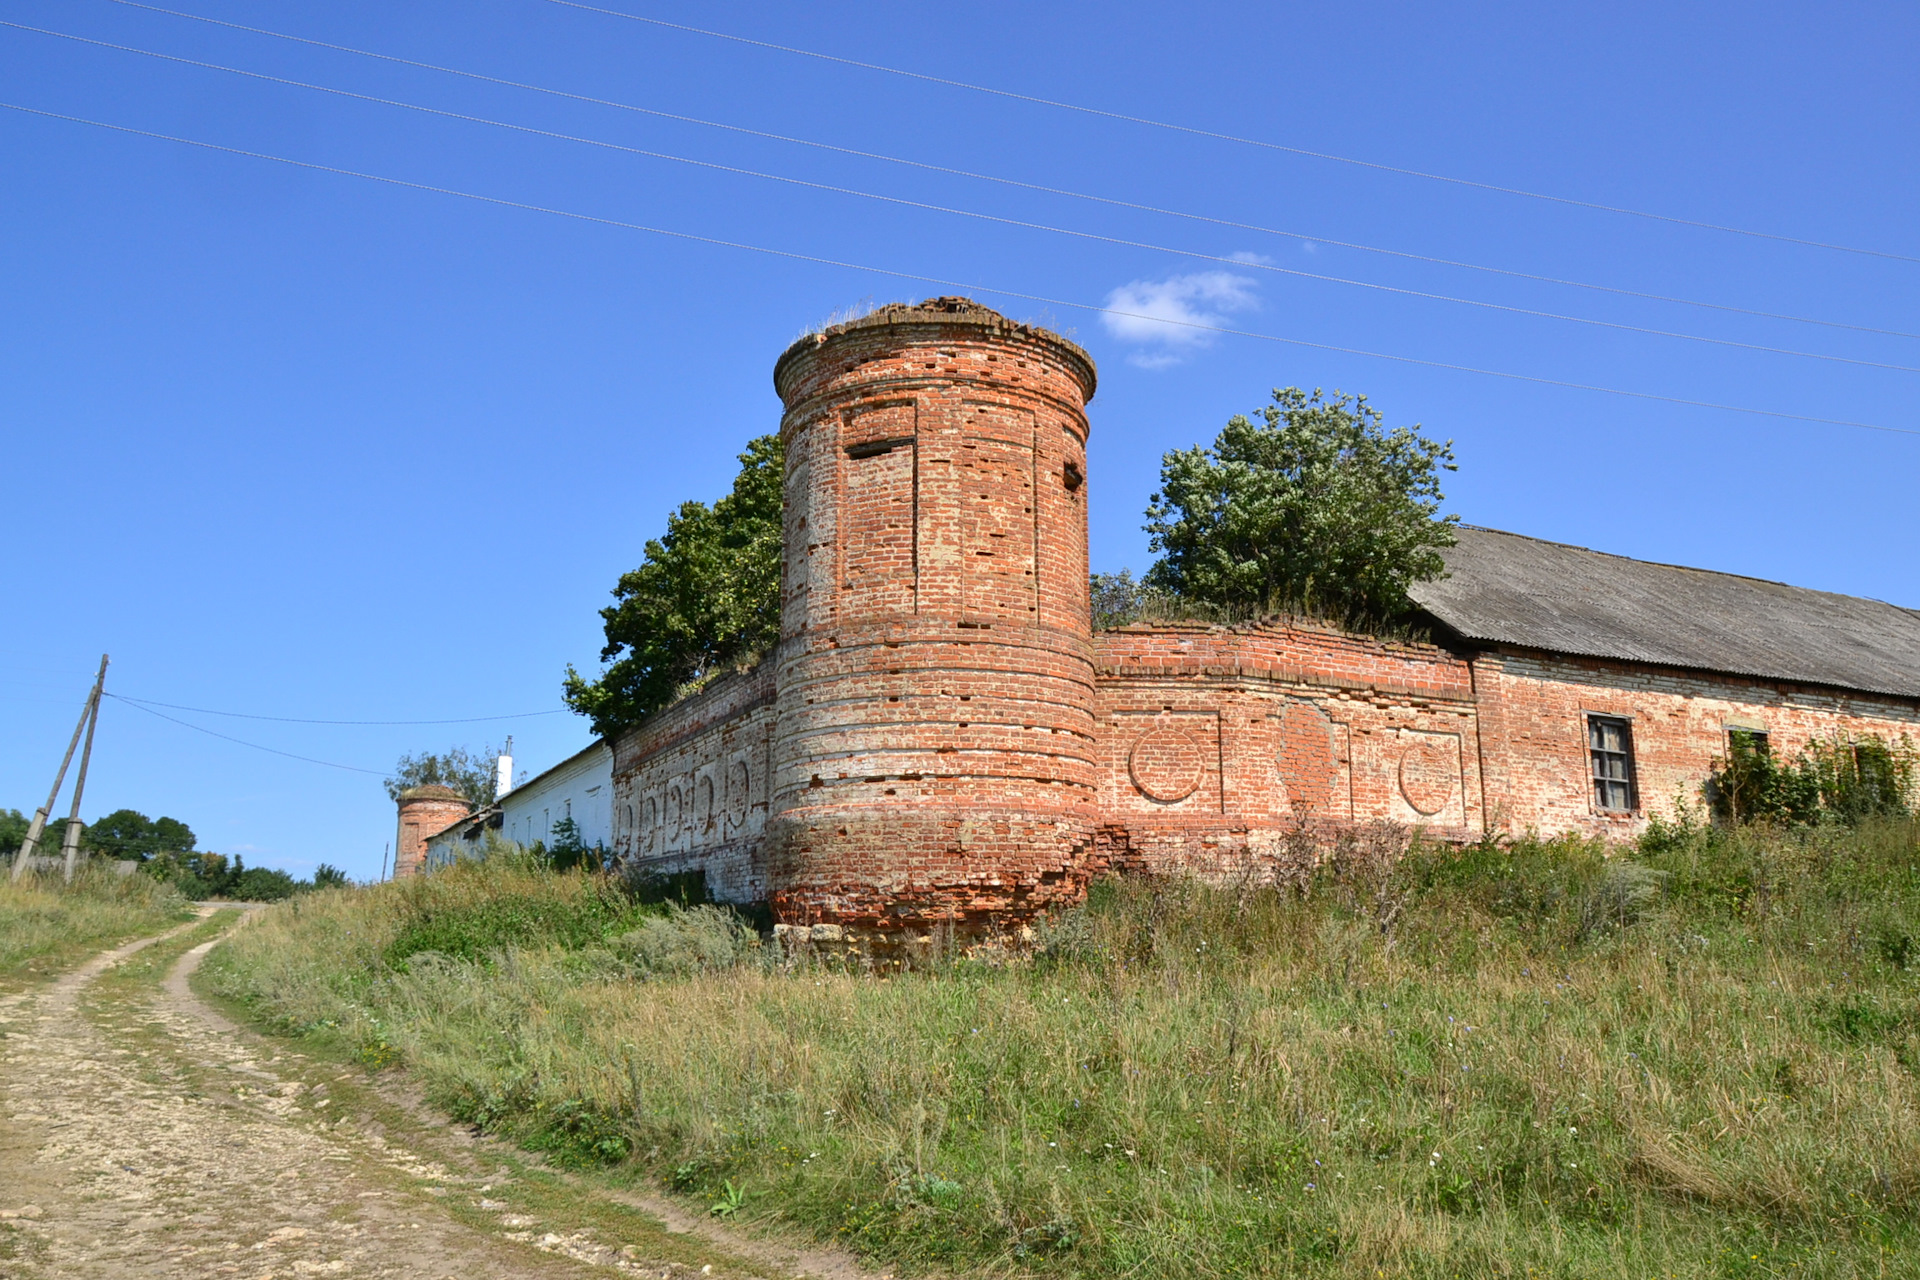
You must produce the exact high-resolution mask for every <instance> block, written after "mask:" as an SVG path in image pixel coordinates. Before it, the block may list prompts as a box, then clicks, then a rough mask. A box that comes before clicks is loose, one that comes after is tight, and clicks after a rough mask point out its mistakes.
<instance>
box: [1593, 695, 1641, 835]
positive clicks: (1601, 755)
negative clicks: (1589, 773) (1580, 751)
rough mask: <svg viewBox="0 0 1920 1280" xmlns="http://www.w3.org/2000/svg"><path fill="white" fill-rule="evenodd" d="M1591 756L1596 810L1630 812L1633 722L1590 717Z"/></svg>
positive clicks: (1612, 717)
mask: <svg viewBox="0 0 1920 1280" xmlns="http://www.w3.org/2000/svg"><path fill="white" fill-rule="evenodd" d="M1587 755H1588V758H1589V759H1591V760H1592V762H1593V803H1594V807H1595V808H1597V809H1603V810H1606V811H1608V812H1611V813H1627V812H1630V811H1631V810H1632V809H1633V722H1632V721H1630V720H1623V719H1621V718H1620V717H1619V716H1588V717H1587Z"/></svg>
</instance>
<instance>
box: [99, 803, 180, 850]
mask: <svg viewBox="0 0 1920 1280" xmlns="http://www.w3.org/2000/svg"><path fill="white" fill-rule="evenodd" d="M82 838H83V839H84V840H85V841H86V844H87V847H88V848H90V849H92V850H93V851H94V852H95V853H98V854H100V855H102V856H103V857H108V858H132V859H134V860H136V861H139V862H145V861H147V860H148V859H149V858H151V857H153V856H154V855H155V854H158V853H185V852H187V851H189V850H191V849H192V848H193V846H194V845H195V844H196V843H198V838H197V837H196V836H195V835H194V834H193V828H192V827H189V826H188V825H187V824H186V823H184V822H182V821H180V820H179V819H178V818H151V819H150V818H148V817H147V815H146V814H144V813H141V812H139V811H138V810H137V809H115V810H114V811H113V812H112V813H109V814H107V815H106V816H105V817H103V818H96V819H95V820H94V822H93V825H91V826H89V827H88V828H87V831H86V834H85V836H84V837H82Z"/></svg>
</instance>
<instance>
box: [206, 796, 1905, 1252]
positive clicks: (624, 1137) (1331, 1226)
mask: <svg viewBox="0 0 1920 1280" xmlns="http://www.w3.org/2000/svg"><path fill="white" fill-rule="evenodd" d="M1916 937H1920V827H1916V825H1915V824H1914V823H1912V822H1909V821H1884V822H1879V823H1875V824H1869V825H1864V826H1862V827H1860V828H1857V829H1847V828H1838V827H1836V828H1823V829H1814V830H1802V831H1798V832H1792V833H1787V832H1769V831H1757V830H1745V831H1739V832H1734V833H1726V832H1717V831H1712V830H1709V829H1704V828H1681V829H1666V830H1663V831H1659V832H1656V834H1655V836H1654V837H1652V838H1649V839H1648V840H1646V841H1643V842H1642V844H1641V846H1640V847H1639V848H1638V849H1631V850H1616V851H1614V852H1613V855H1612V856H1611V857H1608V856H1606V851H1605V850H1603V849H1601V848H1599V847H1597V846H1591V845H1586V844H1582V843H1578V842H1572V841H1561V842H1539V841H1520V842H1516V843H1514V844H1512V845H1510V846H1497V847H1496V846H1486V847H1477V848H1473V849H1469V850H1465V851H1454V850H1436V849H1421V848H1418V847H1416V848H1415V849H1414V850H1413V852H1412V853H1411V854H1410V855H1408V856H1407V857H1406V858H1404V859H1402V860H1400V861H1398V862H1396V863H1392V864H1387V863H1385V862H1383V861H1381V860H1378V859H1370V858H1368V857H1364V856H1349V857H1342V858H1336V859H1334V860H1333V861H1332V862H1331V863H1330V864H1329V865H1327V866H1325V867H1324V868H1323V869H1322V870H1321V871H1320V872H1319V873H1318V874H1317V875H1316V876H1315V877H1314V878H1313V880H1312V881H1311V882H1310V883H1308V884H1306V885H1304V886H1295V887H1293V888H1289V889H1284V890H1281V889H1255V888H1244V889H1242V888H1235V887H1232V886H1227V887H1219V886H1215V887H1206V886H1201V885H1196V884H1180V883H1174V884H1166V883H1162V884H1151V883H1143V882H1137V881H1130V882H1121V883H1114V884H1107V885H1102V886H1100V887H1098V888H1097V890H1096V892H1095V894H1094V896H1093V898H1092V900H1091V901H1090V902H1089V904H1088V905H1087V906H1086V907H1085V908H1083V909H1081V910H1079V911H1076V912H1073V913H1070V914H1068V915H1066V916H1064V917H1062V918H1060V919H1058V920H1055V921H1053V922H1051V923H1050V925H1049V926H1048V928H1047V929H1046V931H1045V933H1044V935H1043V945H1042V946H1041V947H1040V949H1039V950H1038V952H1037V954H1036V955H1035V956H1033V957H1032V958H1031V959H1029V960H1022V961H1019V962H1016V963H1009V964H991V963H985V962H977V961H970V960H967V959H964V958H957V957H948V958H937V959H936V960H935V961H933V962H930V963H927V964H924V965H922V966H920V967H919V968H917V969H914V970H911V971H904V970H900V969H898V968H887V969H871V970H870V969H867V968H864V967H861V966H859V965H857V964H855V963H851V962H847V961H838V962H836V961H818V960H816V961H810V962H807V963H802V964H797V965H788V964H784V963H781V962H780V961H781V957H779V956H778V955H776V954H773V953H772V951H771V944H768V945H767V946H765V947H762V946H761V945H759V944H758V942H757V940H755V939H754V938H753V936H752V935H751V934H750V933H749V932H747V931H745V930H744V929H743V928H742V927H741V926H740V925H739V923H738V922H737V921H734V920H732V919H731V918H730V917H728V916H727V915H726V914H725V913H723V912H719V911H715V910H713V909H711V908H702V909H695V910H691V911H683V910H678V909H673V908H666V907H647V906H641V905H637V904H635V903H634V902H632V901H629V900H628V899H626V898H625V897H624V896H623V895H621V894H620V893H619V892H618V890H617V889H615V888H613V887H612V886H609V885H607V884H606V883H605V882H603V881H598V880H595V879H593V878H590V877H586V876H580V875H569V876H563V875H555V874H552V873H548V872H542V871H538V870H535V869H531V868H529V867H527V866H525V865H524V864H520V865H516V864H513V863H511V862H508V861H495V862H493V863H488V864H481V865H468V866H462V867H459V868H456V869H454V870H452V871H449V872H446V873H442V874H438V875H435V876H433V877H430V878H428V879H425V880H420V881H413V882H408V883H401V884H393V885H383V886H379V887H377V888H374V889H356V890H340V891H329V892H326V893H318V894H314V895H311V896H308V897H305V898H303V899H300V900H297V901H296V902H294V903H291V904H288V905H286V906H283V907H278V908H275V909H274V910H273V911H272V912H271V913H269V914H268V915H267V916H266V917H265V918H264V919H262V920H260V921H259V922H258V923H257V924H256V925H255V926H254V927H251V928H249V929H247V930H244V931H242V932H241V933H240V934H239V935H238V936H237V937H236V938H235V939H234V940H233V941H232V942H231V943H229V944H227V945H226V946H224V947H223V948H221V949H220V950H219V951H217V952H216V953H215V954H214V955H213V956H212V957H210V960H209V965H208V968H207V970H206V976H207V980H208V981H209V982H210V983H211V984H212V985H213V987H214V989H215V990H217V991H218V992H220V993H222V994H225V995H227V996H230V997H232V998H235V999H238V1000H240V1001H242V1002H243V1003H244V1004H245V1005H246V1006H247V1007H248V1008H250V1009H251V1010H252V1011H253V1013H254V1015H255V1016H256V1017H258V1018H259V1019H261V1020H262V1021H263V1022H265V1023H267V1024H269V1025H271V1026H272V1027H274V1028H276V1029H278V1030H280V1031H282V1032H287V1033H292V1034H297V1035H303V1036H318V1037H324V1038H328V1039H331V1040H334V1041H336V1042H339V1043H343V1044H344V1045H346V1046H347V1047H348V1048H350V1049H351V1050H352V1051H354V1052H357V1053H358V1055H359V1056H360V1058H361V1060H362V1061H364V1062H365V1063H367V1064H368V1065H369V1066H373V1067H379V1066H386V1065H389V1064H403V1065H404V1066H405V1067H406V1068H407V1069H408V1070H410V1071H412V1072H414V1073H416V1075H417V1077H418V1079H419V1080H420V1082H421V1083H422V1084H423V1085H424V1086H425V1088H426V1089H427V1090H428V1091H429V1094H430V1096H432V1097H433V1098H434V1099H435V1100H436V1101H437V1102H439V1103H440V1104H441V1105H442V1106H444V1107H445V1108H447V1109H448V1110H450V1111H451V1112H453V1113H454V1114H456V1115H458V1116H461V1117H464V1118H467V1119H470V1120H473V1121H475V1122H478V1123H480V1124H482V1125H485V1126H487V1127H488V1128H490V1129H492V1130H495V1131H498V1132H501V1133H504V1134H507V1135H511V1136H513V1137H515V1138H517V1139H518V1140H519V1141H520V1142H522V1143H524V1144H526V1145H528V1146H530V1147H532V1148H535V1149H539V1150H545V1151H547V1152H549V1153H551V1154H552V1155H553V1156H554V1157H556V1158H559V1159H562V1160H566V1161H574V1162H580V1163H592V1164H601V1165H608V1166H612V1167H614V1168H615V1169H625V1170H629V1171H631V1173H632V1174H633V1175H634V1176H636V1177H653V1178H657V1179H659V1180H661V1181H662V1182H664V1183H666V1184H667V1185H669V1186H671V1187H673V1188H675V1189H677V1190H679V1191H681V1192H682V1193H684V1194H686V1195H687V1196H689V1197H698V1200H697V1203H698V1204H699V1205H700V1207H702V1208H706V1207H707V1206H708V1205H712V1206H713V1208H714V1211H715V1212H717V1213H719V1214H722V1215H725V1216H731V1217H733V1218H735V1219H736V1220H737V1221H741V1222H745V1223H754V1222H759V1223H764V1224H767V1225H768V1226H770V1227H776V1228H780V1229H785V1230H790V1231H799V1232H801V1233H805V1234H809V1235H813V1236H816V1237H820V1238H831V1239H837V1240H840V1241H842V1242H843V1243H845V1244H847V1245H848V1246H849V1247H851V1248H853V1249H855V1250H856V1251H858V1252H860V1253H862V1254H864V1255H866V1256H868V1257H871V1258H874V1259H876V1260H879V1261H883V1262H885V1263H887V1264H889V1265H892V1266H895V1267H898V1268H902V1269H904V1270H906V1271H912V1270H914V1269H916V1268H937V1269H942V1270H949V1271H960V1270H973V1269H977V1270H980V1271H983V1272H989V1273H994V1274H1009V1273H1012V1274H1018V1273H1029V1272H1030V1273H1036V1274H1043V1275H1062V1276H1067V1275H1074V1276H1080V1275H1084V1276H1121V1275H1126V1276H1162V1275H1166V1276H1174V1275H1177V1276H1183V1277H1184V1276H1250V1275H1251V1276H1264V1275H1273V1276H1280V1275H1288V1276H1291V1275H1302V1276H1317V1275H1326V1276H1356V1277H1373V1276H1434V1277H1440V1276H1448V1277H1452V1276H1466V1277H1480V1276H1515V1277H1518V1276H1534V1275H1539V1276H1566V1277H1634V1278H1636V1280H1645V1278H1647V1277H1669V1276H1816V1277H1828V1276H1834V1277H1838V1276H1863V1277H1864V1276H1882V1275H1886V1276H1895V1275H1915V1274H1920V946H1916Z"/></svg>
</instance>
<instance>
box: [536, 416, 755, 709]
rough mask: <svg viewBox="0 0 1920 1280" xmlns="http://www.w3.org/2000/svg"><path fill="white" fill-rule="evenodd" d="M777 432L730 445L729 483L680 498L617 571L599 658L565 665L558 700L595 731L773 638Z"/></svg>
mask: <svg viewBox="0 0 1920 1280" xmlns="http://www.w3.org/2000/svg"><path fill="white" fill-rule="evenodd" d="M783 479H784V463H783V452H782V449H781V444H780V438H779V437H778V436H771V435H768V436H759V437H757V438H756V439H754V440H751V441H749V442H748V443H747V451H746V452H745V453H743V454H741V455H740V473H739V475H738V476H737V477H735V479H734V482H733V491H732V492H731V493H729V494H727V496H725V497H724V498H721V499H720V500H719V501H718V502H715V503H714V504H713V506H711V507H708V506H707V505H706V504H705V503H700V502H686V503H682V504H681V506H680V509H679V510H678V511H676V512H674V513H673V514H672V515H671V516H669V517H667V531H666V533H665V535H663V536H662V537H659V538H655V539H652V540H650V541H649V542H648V543H647V548H646V559H645V560H644V561H643V562H642V563H641V565H640V567H639V568H638V569H635V570H633V571H632V572H631V573H627V574H623V575H621V578H620V582H619V585H618V586H616V587H615V588H614V590H613V597H614V600H615V601H616V603H615V604H613V605H611V606H609V607H608V608H605V609H602V610H601V611H600V616H601V618H603V619H604V620H605V622H606V636H607V643H606V647H605V648H604V649H602V650H601V651H600V660H601V661H602V662H605V663H607V664H608V666H607V668H606V669H605V670H604V671H603V672H601V674H600V676H599V678H598V679H595V680H588V679H586V678H585V677H583V676H582V675H580V673H579V672H577V671H575V670H574V668H573V667H572V666H571V665H569V666H568V667H567V678H566V682H565V686H564V688H565V696H566V700H567V705H568V706H570V707H572V708H573V709H574V710H575V711H577V712H579V713H580V714H581V715H584V716H587V717H589V718H591V719H592V721H593V730H594V732H595V733H597V734H600V735H601V736H602V737H608V736H611V735H612V734H614V733H617V732H619V731H620V730H621V729H625V728H628V727H631V726H633V725H636V724H639V723H640V722H641V721H643V720H645V719H646V718H647V717H648V716H650V715H652V714H653V713H654V712H655V711H658V710H660V709H661V708H662V707H664V706H667V705H668V704H669V703H671V702H672V701H673V700H674V699H675V698H677V697H679V696H680V695H681V694H682V693H684V692H686V691H688V689H689V688H690V687H698V685H700V684H701V683H703V682H704V681H706V680H708V679H710V678H711V677H713V676H715V675H717V674H719V673H721V672H723V671H728V670H732V669H735V668H737V667H739V666H740V665H742V664H743V663H746V662H750V661H752V660H753V659H754V658H756V657H757V656H758V655H760V654H763V653H765V652H766V651H767V650H768V649H770V648H772V646H773V644H774V642H775V641H777V640H778V639H779V638H780V561H781V519H780V506H781V485H782V481H783Z"/></svg>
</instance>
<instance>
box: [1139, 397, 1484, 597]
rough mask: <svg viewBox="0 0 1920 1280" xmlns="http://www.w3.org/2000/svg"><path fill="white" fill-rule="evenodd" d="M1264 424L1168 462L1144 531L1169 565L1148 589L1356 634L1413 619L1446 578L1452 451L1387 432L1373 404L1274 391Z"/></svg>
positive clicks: (1241, 424) (1235, 424)
mask: <svg viewBox="0 0 1920 1280" xmlns="http://www.w3.org/2000/svg"><path fill="white" fill-rule="evenodd" d="M1259 418H1260V420H1259V421H1257V422H1256V421H1254V420H1253V419H1250V418H1248V417H1245V416H1244V415H1236V416H1234V417H1233V418H1231V419H1229V420H1228V422H1227V425H1226V429H1225V430H1223V431H1222V432H1221V433H1220V435H1219V438H1218V439H1216V440H1215V441H1214V442H1213V447H1212V448H1205V447H1202V446H1195V447H1194V448H1191V449H1176V450H1173V451H1172V452H1170V453H1168V454H1167V455H1166V456H1165V457H1164V459H1163V460H1162V462H1161V466H1160V491H1159V492H1157V493H1155V494H1154V495H1153V496H1152V498H1151V499H1150V500H1149V502H1148V506H1147V524H1146V530H1147V532H1148V533H1150V534H1152V535H1153V543H1152V547H1153V550H1155V551H1157V552H1160V553H1162V555H1161V559H1160V560H1159V561H1158V562H1157V563H1156V564H1155V565H1154V566H1153V568H1152V569H1150V570H1149V571H1148V573H1147V574H1146V576H1145V578H1144V579H1143V580H1142V581H1143V582H1144V583H1145V584H1146V585H1148V586H1151V587H1159V588H1162V589H1164V590H1167V591H1171V592H1173V593H1175V594H1176V595H1179V596H1181V597H1184V598H1186V599H1189V600H1197V601H1202V602H1205V603H1208V604H1214V605H1221V606H1227V607H1238V608H1251V609H1263V608H1283V607H1284V608H1299V609H1304V610H1307V611H1309V612H1315V613H1319V614H1321V615H1323V616H1329V617H1334V618H1340V619H1345V620H1349V621H1353V622H1358V623H1367V622H1378V621H1385V620H1388V619H1391V618H1394V617H1396V616H1398V615H1400V614H1402V613H1404V612H1406V611H1407V609H1408V608H1409V607H1410V603H1411V602H1410V601H1409V600H1408V598H1407V588H1408V587H1409V586H1411V585H1412V584H1413V583H1415V582H1423V581H1427V580H1430V579H1433V578H1437V577H1440V576H1442V575H1443V574H1444V573H1445V572H1446V565H1445V562H1444V561H1443V560H1442V559H1441V556H1440V551H1441V549H1442V548H1445V547H1449V546H1452V545H1453V541H1454V538H1453V526H1454V525H1456V524H1458V523H1459V519H1460V518H1459V517H1458V516H1451V515H1449V516H1441V515H1439V511H1440V504H1441V502H1442V501H1443V496H1442V494H1441V492H1440V472H1442V471H1452V470H1455V467H1454V462H1453V442H1452V441H1451V440H1449V441H1447V442H1446V443H1445V444H1438V443H1435V442H1434V441H1432V440H1429V439H1427V438H1426V437H1425V436H1423V435H1421V434H1420V429H1419V427H1418V426H1417V425H1415V426H1412V427H1395V428H1393V429H1392V430H1391V431H1389V430H1386V429H1385V428H1384V426H1383V423H1384V421H1385V420H1384V418H1383V416H1382V415H1381V414H1380V413H1379V411H1377V410H1375V409H1374V408H1373V407H1372V406H1371V405H1369V404H1368V403H1367V398H1366V397H1365V396H1348V395H1344V394H1342V393H1340V392H1338V391H1336V392H1334V394H1333V396H1332V398H1330V399H1329V398H1325V397H1323V396H1322V395H1321V393H1320V392H1319V391H1318V390H1316V391H1314V392H1313V394H1311V395H1308V394H1307V393H1306V392H1304V391H1302V390H1300V388H1298V387H1287V388H1284V389H1281V390H1276V391H1275V392H1274V393H1273V403H1272V404H1271V405H1268V406H1266V407H1265V408H1263V409H1261V410H1260V412H1259Z"/></svg>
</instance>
